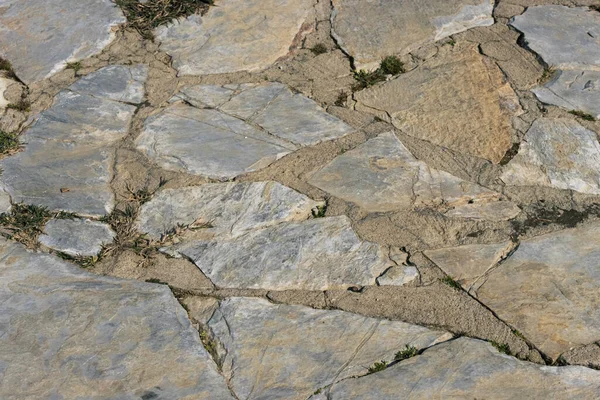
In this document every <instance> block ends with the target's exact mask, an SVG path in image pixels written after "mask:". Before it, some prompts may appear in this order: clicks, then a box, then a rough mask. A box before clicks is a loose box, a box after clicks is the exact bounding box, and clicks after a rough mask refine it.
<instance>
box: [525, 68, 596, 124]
mask: <svg viewBox="0 0 600 400" xmlns="http://www.w3.org/2000/svg"><path fill="white" fill-rule="evenodd" d="M533 93H535V95H536V96H537V98H538V99H540V101H541V102H543V103H546V104H554V105H555V106H559V107H563V108H566V109H567V110H575V111H583V112H586V113H588V114H591V115H593V116H594V117H595V118H596V119H600V70H599V71H589V70H588V71H581V70H574V71H558V72H557V75H556V76H555V77H554V79H552V80H551V81H550V82H548V83H547V84H545V85H544V86H542V87H538V88H535V89H533Z"/></svg>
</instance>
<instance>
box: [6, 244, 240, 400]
mask: <svg viewBox="0 0 600 400" xmlns="http://www.w3.org/2000/svg"><path fill="white" fill-rule="evenodd" d="M0 276H1V278H2V279H0V324H1V326H2V327H3V329H2V330H3V334H2V336H1V337H0V354H1V357H0V359H1V360H2V361H0V367H1V369H2V377H3V379H2V385H0V397H2V398H5V399H8V398H17V397H18V398H56V399H58V398H65V399H67V398H70V399H73V398H120V399H134V398H169V399H171V398H186V397H187V398H194V399H215V398H218V399H233V396H231V394H230V392H229V389H228V387H227V385H226V383H225V380H224V379H223V377H222V376H220V375H219V373H218V372H217V369H216V365H215V364H214V363H213V361H212V359H211V357H210V356H209V355H208V353H207V352H206V350H205V349H204V348H203V347H202V343H201V342H200V339H199V337H198V333H197V332H196V331H195V330H194V329H193V328H192V326H191V324H190V321H189V320H188V319H187V316H186V313H185V311H184V310H183V308H181V306H179V304H178V303H177V300H175V298H174V297H173V295H172V293H171V291H170V290H169V288H168V287H167V286H165V285H154V284H147V283H142V282H137V281H130V280H122V279H116V278H108V277H102V276H98V275H93V274H90V273H88V272H85V271H83V270H82V269H80V268H78V267H76V266H75V265H72V264H69V263H67V262H64V261H62V260H60V259H59V258H56V257H54V256H51V255H47V254H43V253H34V252H30V251H26V250H25V249H24V248H23V246H21V245H20V244H16V243H14V242H8V241H6V240H5V239H0Z"/></svg>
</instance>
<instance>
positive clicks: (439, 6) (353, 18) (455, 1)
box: [331, 0, 494, 69]
mask: <svg viewBox="0 0 600 400" xmlns="http://www.w3.org/2000/svg"><path fill="white" fill-rule="evenodd" d="M333 6H334V11H333V14H332V16H331V21H332V25H333V35H334V37H335V38H336V40H337V42H338V43H339V44H340V46H341V47H342V48H343V49H344V50H345V51H346V52H347V53H348V54H349V55H350V56H352V57H353V59H354V62H355V64H356V66H357V68H359V69H360V68H366V69H374V68H377V67H378V66H379V63H380V62H381V60H382V59H383V58H385V57H386V56H389V55H393V54H406V53H408V52H410V51H413V50H416V49H418V48H419V47H421V46H423V45H424V44H426V43H431V42H434V41H436V40H440V39H443V38H445V37H448V36H450V35H452V34H455V33H458V32H462V31H465V30H467V29H469V28H473V27H475V26H487V25H492V24H493V23H494V19H493V18H492V10H493V8H494V1H492V0H426V1H422V2H415V1H410V0H383V1H364V0H333Z"/></svg>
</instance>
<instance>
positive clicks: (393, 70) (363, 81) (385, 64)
mask: <svg viewBox="0 0 600 400" xmlns="http://www.w3.org/2000/svg"><path fill="white" fill-rule="evenodd" d="M404 72H405V69H404V64H403V63H402V61H400V59H399V58H398V57H396V56H388V57H386V58H384V59H383V60H382V61H381V64H380V65H379V68H377V69H376V70H375V71H372V72H367V71H365V70H364V69H361V70H360V71H355V72H354V79H355V80H356V84H355V85H354V86H353V87H352V89H353V90H354V91H357V90H361V89H365V88H368V87H369V86H373V85H374V84H376V83H378V82H382V81H385V80H386V78H387V76H388V75H399V74H402V73H404Z"/></svg>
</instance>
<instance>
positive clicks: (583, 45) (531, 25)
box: [510, 5, 600, 71]
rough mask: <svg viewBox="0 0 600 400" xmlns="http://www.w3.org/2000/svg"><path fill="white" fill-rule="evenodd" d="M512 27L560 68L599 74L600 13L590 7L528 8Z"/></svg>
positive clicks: (538, 52)
mask: <svg viewBox="0 0 600 400" xmlns="http://www.w3.org/2000/svg"><path fill="white" fill-rule="evenodd" d="M510 24H511V25H512V26H513V27H515V28H516V29H518V30H519V31H521V32H523V34H524V38H525V43H526V45H527V46H528V47H529V48H530V49H531V50H533V51H535V52H536V53H537V54H538V55H539V56H540V57H542V58H543V59H544V61H545V62H546V63H547V64H548V65H552V66H553V67H555V68H559V69H584V70H585V69H591V70H596V71H600V42H598V38H599V37H600V14H598V13H597V12H595V11H592V10H590V9H589V8H585V7H580V8H575V7H574V8H569V7H565V6H557V5H542V6H536V7H529V8H528V9H527V10H526V11H525V12H524V13H523V14H522V15H518V16H516V17H514V18H513V20H512V21H511V22H510Z"/></svg>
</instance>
